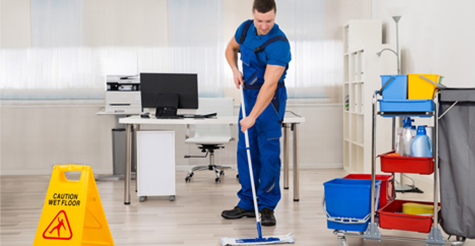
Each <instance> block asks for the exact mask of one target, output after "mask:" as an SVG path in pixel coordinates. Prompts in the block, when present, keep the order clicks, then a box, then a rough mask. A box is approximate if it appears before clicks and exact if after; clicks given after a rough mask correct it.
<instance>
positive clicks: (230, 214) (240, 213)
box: [221, 206, 256, 219]
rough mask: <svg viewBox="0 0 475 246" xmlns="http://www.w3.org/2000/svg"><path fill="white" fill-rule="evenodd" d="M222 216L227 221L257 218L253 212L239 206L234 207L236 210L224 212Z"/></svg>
mask: <svg viewBox="0 0 475 246" xmlns="http://www.w3.org/2000/svg"><path fill="white" fill-rule="evenodd" d="M221 216H223V218H225V219H240V218H242V217H249V218H251V217H252V218H255V217H256V214H255V213H254V211H253V210H244V209H242V208H240V207H238V206H236V207H234V209H231V210H224V211H223V212H222V213H221Z"/></svg>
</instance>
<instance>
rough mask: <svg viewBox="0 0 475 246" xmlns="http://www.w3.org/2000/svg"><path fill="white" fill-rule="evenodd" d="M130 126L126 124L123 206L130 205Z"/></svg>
mask: <svg viewBox="0 0 475 246" xmlns="http://www.w3.org/2000/svg"><path fill="white" fill-rule="evenodd" d="M132 127H134V126H133V125H132V124H127V125H126V126H125V129H126V133H125V134H126V141H127V143H126V150H125V153H126V154H125V159H126V160H125V177H124V185H125V187H124V205H129V204H130V174H131V168H130V167H131V166H132Z"/></svg>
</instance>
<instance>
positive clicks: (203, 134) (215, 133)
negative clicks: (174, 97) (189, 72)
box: [185, 98, 234, 183]
mask: <svg viewBox="0 0 475 246" xmlns="http://www.w3.org/2000/svg"><path fill="white" fill-rule="evenodd" d="M213 112H215V113H217V114H218V117H223V116H233V112H234V99H233V98H199V108H198V110H197V112H196V114H207V113H213ZM194 128H195V133H194V136H193V137H187V139H186V140H185V143H187V144H197V145H199V146H198V148H199V149H201V152H203V153H204V152H206V155H205V156H190V155H185V158H206V157H207V156H208V155H209V164H208V165H207V166H196V167H193V168H192V169H191V170H190V171H189V172H188V174H187V175H186V178H185V181H186V182H189V181H191V177H193V175H194V172H195V171H202V170H210V171H214V172H215V173H216V179H215V182H216V183H219V182H221V176H222V175H224V170H228V169H234V168H232V167H229V166H221V165H216V164H215V163H214V151H215V150H217V149H222V148H224V146H223V144H227V143H229V142H231V140H233V137H232V132H231V125H228V124H222V125H215V124H212V125H206V124H197V125H194Z"/></svg>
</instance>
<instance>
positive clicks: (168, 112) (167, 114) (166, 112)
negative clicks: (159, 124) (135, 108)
mask: <svg viewBox="0 0 475 246" xmlns="http://www.w3.org/2000/svg"><path fill="white" fill-rule="evenodd" d="M176 112H177V108H173V107H157V110H156V111H155V117H156V118H157V119H177V118H183V117H179V116H178V115H177V114H176Z"/></svg>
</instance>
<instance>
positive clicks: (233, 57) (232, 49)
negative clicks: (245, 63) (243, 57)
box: [225, 37, 244, 89]
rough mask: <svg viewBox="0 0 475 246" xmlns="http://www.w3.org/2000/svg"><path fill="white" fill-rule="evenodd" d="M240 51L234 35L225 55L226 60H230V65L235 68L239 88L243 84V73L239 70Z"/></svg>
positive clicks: (235, 79)
mask: <svg viewBox="0 0 475 246" xmlns="http://www.w3.org/2000/svg"><path fill="white" fill-rule="evenodd" d="M238 51H239V44H238V43H237V42H236V39H234V37H232V38H231V40H230V41H229V43H228V46H227V47H226V51H225V56H226V60H227V61H228V64H229V66H230V67H231V69H232V70H233V77H234V83H235V84H236V88H238V89H239V85H240V84H243V83H244V82H243V78H242V73H241V71H239V67H238Z"/></svg>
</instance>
